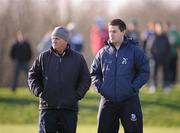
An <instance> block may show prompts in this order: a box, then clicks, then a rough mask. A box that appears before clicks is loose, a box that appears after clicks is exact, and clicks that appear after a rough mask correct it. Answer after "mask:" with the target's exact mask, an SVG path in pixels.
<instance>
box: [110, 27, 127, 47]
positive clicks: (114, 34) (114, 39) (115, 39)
mask: <svg viewBox="0 0 180 133" xmlns="http://www.w3.org/2000/svg"><path fill="white" fill-rule="evenodd" d="M108 29H109V40H110V42H111V43H113V44H117V43H120V42H121V41H122V37H123V36H124V33H125V32H124V31H123V32H121V31H120V29H119V27H118V26H114V25H109V26H108Z"/></svg>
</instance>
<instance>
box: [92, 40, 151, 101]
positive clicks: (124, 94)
mask: <svg viewBox="0 0 180 133" xmlns="http://www.w3.org/2000/svg"><path fill="white" fill-rule="evenodd" d="M91 79H92V83H93V84H94V85H95V86H96V88H97V90H98V92H99V93H101V95H102V96H104V97H105V98H106V99H108V100H110V101H113V102H122V101H123V100H125V99H127V98H129V97H131V96H134V95H138V92H139V89H140V88H141V87H142V86H143V85H144V84H145V83H146V82H147V81H148V79H149V64H148V60H147V58H146V56H145V54H144V52H143V51H142V50H141V49H140V47H139V46H138V45H137V44H136V43H135V42H133V41H132V40H129V39H128V38H126V37H124V41H123V43H122V44H121V47H120V48H119V49H118V50H117V49H116V48H115V47H114V46H113V45H112V44H110V43H109V42H107V43H106V46H104V47H103V48H102V49H101V50H100V51H99V52H98V54H97V55H96V57H95V59H94V61H93V63H92V66H91Z"/></svg>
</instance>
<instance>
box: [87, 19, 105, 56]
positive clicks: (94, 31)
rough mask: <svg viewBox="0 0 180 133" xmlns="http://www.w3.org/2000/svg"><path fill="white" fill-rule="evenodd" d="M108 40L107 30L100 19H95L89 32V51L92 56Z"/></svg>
mask: <svg viewBox="0 0 180 133" xmlns="http://www.w3.org/2000/svg"><path fill="white" fill-rule="evenodd" d="M107 40H108V30H107V27H106V25H105V21H104V19H103V18H102V17H100V16H97V17H96V18H95V24H94V25H92V27H91V31H90V41H91V50H92V53H93V56H95V55H96V54H97V52H98V51H99V50H100V49H101V48H102V47H103V46H104V42H105V41H107Z"/></svg>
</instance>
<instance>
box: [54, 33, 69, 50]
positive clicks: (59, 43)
mask: <svg viewBox="0 0 180 133" xmlns="http://www.w3.org/2000/svg"><path fill="white" fill-rule="evenodd" d="M52 47H53V48H54V49H55V50H57V51H58V52H60V53H62V52H64V50H65V49H66V47H67V42H66V41H65V40H63V39H61V38H59V37H57V36H52Z"/></svg>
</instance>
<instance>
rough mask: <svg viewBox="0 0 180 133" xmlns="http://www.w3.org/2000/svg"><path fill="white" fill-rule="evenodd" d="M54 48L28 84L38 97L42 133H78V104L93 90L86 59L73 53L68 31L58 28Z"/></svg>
mask: <svg viewBox="0 0 180 133" xmlns="http://www.w3.org/2000/svg"><path fill="white" fill-rule="evenodd" d="M51 39H52V47H51V48H50V49H49V50H48V51H45V52H42V53H41V54H40V55H39V56H38V57H37V59H36V60H35V61H34V64H33V65H32V67H31V69H30V71H29V76H28V83H29V88H30V91H31V92H32V93H33V94H34V95H35V96H37V97H39V100H40V101H39V109H40V113H39V133H61V132H62V133H75V132H76V127H77V116H78V101H79V100H81V99H82V98H83V97H84V95H85V94H86V92H87V90H88V89H89V87H90V84H91V79H90V73H89V70H88V67H87V64H86V61H85V59H84V57H83V56H82V55H81V54H80V53H78V52H76V51H74V50H71V48H70V45H69V44H68V40H69V31H68V30H67V29H66V28H64V27H61V26H59V27H55V29H54V30H53V32H52V34H51Z"/></svg>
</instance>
